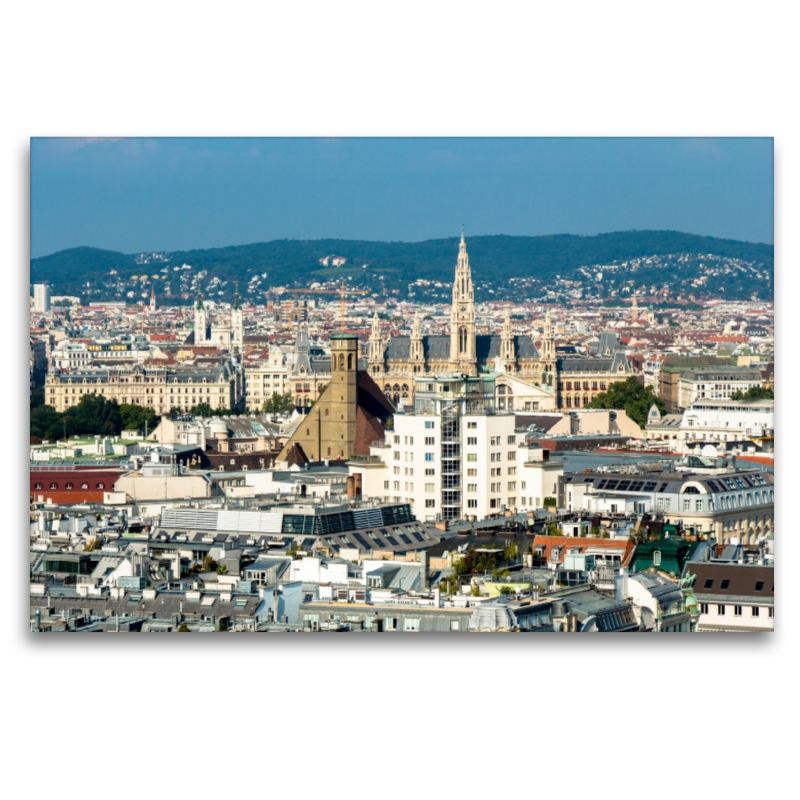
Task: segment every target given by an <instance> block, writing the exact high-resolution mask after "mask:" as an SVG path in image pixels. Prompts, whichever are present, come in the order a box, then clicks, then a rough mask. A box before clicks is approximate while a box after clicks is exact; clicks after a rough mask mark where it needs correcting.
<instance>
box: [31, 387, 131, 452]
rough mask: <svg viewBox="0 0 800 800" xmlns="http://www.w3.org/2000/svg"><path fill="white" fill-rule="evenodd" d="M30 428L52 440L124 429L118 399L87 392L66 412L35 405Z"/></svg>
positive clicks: (116, 434)
mask: <svg viewBox="0 0 800 800" xmlns="http://www.w3.org/2000/svg"><path fill="white" fill-rule="evenodd" d="M30 428H31V430H30V433H31V436H37V437H39V438H40V439H48V440H49V441H55V440H57V439H61V438H62V437H63V436H64V435H66V436H77V435H95V436H118V435H119V433H120V431H121V430H122V416H121V414H120V407H119V405H118V404H117V401H116V400H108V399H106V398H105V397H103V396H102V395H98V394H85V395H84V396H83V397H81V399H80V402H79V403H78V404H77V405H76V406H73V407H72V408H68V409H67V410H66V411H64V412H63V413H59V412H58V411H56V410H55V408H53V406H47V405H43V406H36V407H35V408H32V409H31V417H30Z"/></svg>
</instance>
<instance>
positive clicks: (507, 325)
mask: <svg viewBox="0 0 800 800" xmlns="http://www.w3.org/2000/svg"><path fill="white" fill-rule="evenodd" d="M500 358H501V359H502V360H503V361H504V362H505V370H506V372H511V371H513V366H514V361H515V359H516V352H515V348H514V329H513V328H512V327H511V312H510V311H509V310H508V309H506V314H505V318H504V319H503V333H502V335H501V337H500Z"/></svg>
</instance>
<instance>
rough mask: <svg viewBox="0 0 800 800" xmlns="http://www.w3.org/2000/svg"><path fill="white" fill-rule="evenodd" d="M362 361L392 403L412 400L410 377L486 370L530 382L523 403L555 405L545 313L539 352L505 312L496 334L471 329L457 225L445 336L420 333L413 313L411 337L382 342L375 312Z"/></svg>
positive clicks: (468, 277) (468, 279)
mask: <svg viewBox="0 0 800 800" xmlns="http://www.w3.org/2000/svg"><path fill="white" fill-rule="evenodd" d="M368 363H369V374H370V375H371V376H372V378H373V380H375V382H376V383H377V384H378V385H379V386H380V387H381V388H382V389H383V392H384V394H385V395H386V396H387V397H388V398H389V399H390V400H391V401H392V402H393V403H394V404H395V406H402V405H409V406H410V405H411V404H412V403H413V399H414V378H415V377H420V376H422V375H443V374H447V373H459V374H462V375H467V376H476V375H478V374H483V373H487V372H497V373H502V374H505V375H507V376H509V377H514V378H517V379H518V380H521V381H523V382H524V383H525V384H527V385H528V386H529V387H530V389H529V391H528V392H527V393H526V395H534V396H535V399H534V400H533V401H531V400H529V401H528V402H529V403H530V402H532V403H533V404H538V410H545V409H552V408H553V407H554V406H555V387H556V357H555V346H554V342H553V324H552V321H551V319H550V313H549V312H548V314H547V317H546V318H545V326H544V337H543V340H542V352H541V353H539V351H538V350H537V349H536V345H535V344H534V342H533V339H532V338H531V337H530V336H518V335H515V334H514V331H513V329H512V326H511V318H510V317H509V315H508V313H507V314H506V318H505V321H504V324H503V331H502V333H501V334H500V335H499V336H498V335H495V334H489V335H482V334H476V332H475V292H474V288H473V283H472V271H471V269H470V265H469V256H468V254H467V244H466V241H465V240H464V232H463V230H462V232H461V243H460V244H459V248H458V262H457V264H456V271H455V280H454V282H453V304H452V306H451V310H450V334H449V336H448V335H440V336H427V335H423V333H422V329H421V324H420V319H419V314H417V315H415V317H414V322H413V325H412V327H411V336H393V337H392V338H391V339H390V340H389V343H388V345H386V344H384V342H383V340H382V339H381V332H380V324H379V322H378V317H377V314H376V315H375V318H374V319H373V322H372V333H371V335H370V338H369V359H368ZM501 385H503V381H500V382H499V383H498V389H499V386H501ZM504 391H507V388H506V389H505V390H504Z"/></svg>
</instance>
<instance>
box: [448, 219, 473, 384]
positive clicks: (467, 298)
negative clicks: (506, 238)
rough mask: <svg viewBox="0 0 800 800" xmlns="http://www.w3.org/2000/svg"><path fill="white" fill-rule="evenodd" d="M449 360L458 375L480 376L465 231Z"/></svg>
mask: <svg viewBox="0 0 800 800" xmlns="http://www.w3.org/2000/svg"><path fill="white" fill-rule="evenodd" d="M450 361H452V362H453V363H454V364H455V365H456V370H457V371H458V372H463V373H465V374H467V375H477V359H476V353H475V292H474V290H473V287H472V271H471V270H470V267H469V256H468V255H467V243H466V241H465V240H464V228H463V226H462V228H461V243H460V244H459V246H458V263H457V265H456V275H455V281H454V282H453V305H452V306H451V308H450Z"/></svg>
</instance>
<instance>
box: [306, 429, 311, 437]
mask: <svg viewBox="0 0 800 800" xmlns="http://www.w3.org/2000/svg"><path fill="white" fill-rule="evenodd" d="M306 436H311V431H310V430H309V429H308V428H306Z"/></svg>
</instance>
